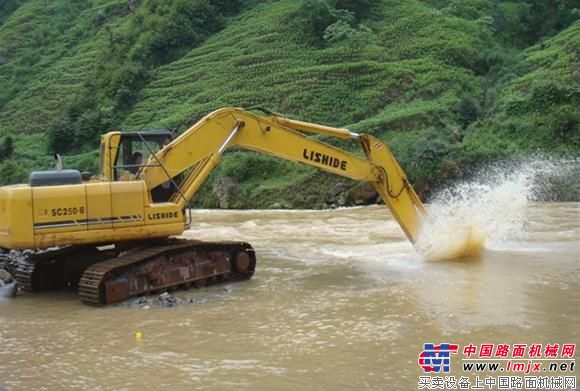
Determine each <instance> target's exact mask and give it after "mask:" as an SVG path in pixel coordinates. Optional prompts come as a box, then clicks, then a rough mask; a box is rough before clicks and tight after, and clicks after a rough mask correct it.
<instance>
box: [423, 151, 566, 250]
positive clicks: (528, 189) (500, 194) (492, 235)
mask: <svg viewBox="0 0 580 391" xmlns="http://www.w3.org/2000/svg"><path fill="white" fill-rule="evenodd" d="M559 166H561V164H556V162H554V161H550V160H546V159H536V160H533V161H528V162H525V163H518V164H508V165H502V166H501V167H495V168H486V169H484V170H481V171H480V172H479V173H478V175H476V179H475V180H473V181H470V182H463V183H458V184H456V185H455V186H453V187H450V188H448V189H445V190H444V191H442V192H440V193H439V194H438V195H437V196H436V197H435V198H434V200H433V201H432V204H431V205H430V206H429V208H428V210H429V216H428V217H427V218H426V219H425V221H424V222H423V224H422V230H421V233H420V235H419V239H418V241H417V243H416V246H417V248H418V249H419V252H420V253H421V255H422V256H423V258H424V259H425V260H433V261H434V260H449V259H457V258H464V257H470V256H471V257H474V256H479V255H480V254H481V253H482V252H483V251H484V250H485V244H486V242H487V241H488V240H490V239H498V240H501V238H503V237H504V236H505V235H506V234H507V233H509V232H513V231H516V230H521V222H522V217H523V213H524V212H525V210H526V207H527V205H528V204H529V202H530V200H532V199H535V198H537V197H536V196H537V194H536V193H537V192H538V191H542V189H539V188H538V187H539V186H536V185H537V184H538V183H543V182H544V181H543V180H542V178H546V177H553V176H554V175H560V174H561V172H562V170H561V167H559ZM538 178H540V180H539V181H538Z"/></svg>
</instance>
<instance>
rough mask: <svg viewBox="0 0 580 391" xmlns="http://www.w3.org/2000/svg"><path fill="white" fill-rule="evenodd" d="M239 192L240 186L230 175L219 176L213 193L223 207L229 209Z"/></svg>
mask: <svg viewBox="0 0 580 391" xmlns="http://www.w3.org/2000/svg"><path fill="white" fill-rule="evenodd" d="M239 192H240V186H239V185H238V183H237V182H236V181H235V180H234V179H233V178H231V177H229V176H224V177H221V178H218V179H217V180H216V181H215V182H214V184H213V194H214V195H215V196H216V197H217V199H218V201H219V205H220V208H222V209H229V208H230V207H231V206H232V203H233V201H234V199H235V198H236V197H237V195H238V194H239Z"/></svg>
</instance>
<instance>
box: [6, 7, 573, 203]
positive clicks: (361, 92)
mask: <svg viewBox="0 0 580 391" xmlns="http://www.w3.org/2000/svg"><path fill="white" fill-rule="evenodd" d="M575 7H577V2H576V1H574V0H550V1H546V0H512V1H499V0H452V1H447V0H446V1H443V0H424V1H419V0H405V1H394V0H358V1H357V0H300V1H290V0H279V1H257V0H86V1H75V0H3V2H2V3H0V86H1V88H0V182H1V183H15V182H20V181H24V180H25V179H26V176H27V172H28V171H29V170H31V169H33V168H44V167H48V166H50V165H52V162H51V154H52V153H53V152H59V153H61V154H65V155H66V157H65V164H67V165H68V166H76V167H79V168H81V169H89V170H92V171H93V172H94V171H96V166H97V152H96V146H97V143H98V137H99V135H100V134H101V133H103V132H105V131H108V130H111V129H117V128H122V129H147V128H159V127H168V128H172V129H176V130H184V129H186V128H187V127H188V126H189V125H191V124H192V123H193V122H194V121H195V120H196V119H198V118H199V117H200V116H201V115H203V114H205V113H207V112H209V111H210V110H213V109H216V108H219V107H222V106H229V105H231V106H238V107H240V106H241V107H249V106H255V105H260V106H264V107H268V108H270V109H272V110H274V111H277V112H283V113H285V114H286V115H288V116H293V117H295V118H299V119H304V120H308V121H312V122H317V123H324V124H329V125H337V126H348V127H350V128H351V129H353V130H355V131H361V132H368V133H372V134H374V135H376V136H379V137H381V138H382V139H384V140H385V141H387V142H388V143H389V145H391V147H392V149H393V151H394V152H395V154H396V156H397V157H398V158H399V159H400V161H401V163H402V165H403V167H404V168H405V170H406V171H407V172H408V174H409V176H410V177H411V179H412V181H413V182H414V183H415V184H416V187H417V189H418V190H419V191H420V193H422V194H424V195H428V194H429V193H430V192H431V191H432V190H433V189H435V188H437V187H438V186H441V185H442V184H445V183H447V182H448V181H450V180H453V179H455V178H458V177H462V176H466V175H469V173H470V172H471V171H472V170H473V169H474V168H476V167H478V166H480V165H481V164H485V163H487V162H489V161H493V160H496V159H504V158H515V159H520V158H524V157H526V156H528V155H530V154H533V153H537V152H538V151H542V153H545V154H548V155H554V156H578V155H579V152H580V131H579V128H580V125H579V123H580V114H579V112H578V107H580V105H579V103H580V88H579V83H578V82H579V76H578V63H579V61H578V59H579V50H580V49H579V48H580V23H579V22H577V19H578V16H579V14H580V11H579V10H578V8H575ZM341 146H342V147H348V146H347V145H345V144H341ZM223 176H229V177H231V178H233V179H234V180H235V181H237V182H239V183H240V190H239V196H238V198H237V200H236V201H235V202H234V203H233V204H232V205H231V206H235V207H247V206H251V207H269V206H273V205H289V206H312V205H314V204H316V202H317V201H315V200H320V199H325V198H328V193H329V192H331V193H335V192H334V191H333V190H332V189H336V188H337V187H336V184H337V182H341V183H343V185H344V186H343V187H339V188H340V189H343V190H341V191H342V192H345V191H347V190H348V188H350V187H351V186H353V184H352V183H350V182H348V181H345V180H344V179H341V178H335V177H330V176H327V175H326V174H322V173H320V172H317V171H314V170H312V169H308V168H306V167H301V166H296V165H292V164H290V163H287V162H282V161H278V160H275V159H273V158H269V157H265V156H258V155H256V154H253V153H245V152H244V153H242V152H235V151H234V152H233V153H230V154H228V155H227V156H226V158H225V160H224V162H223V164H222V165H221V166H219V168H218V169H217V170H216V172H214V174H213V175H212V177H211V179H210V182H213V181H215V180H216V179H219V178H220V177H223ZM312 183H316V186H308V185H309V184H312ZM305 187H308V188H311V189H315V190H310V191H309V192H308V193H304V191H302V189H303V188H305ZM295 189H300V190H301V191H294V190H295ZM198 202H199V203H201V204H202V205H205V206H215V205H217V199H216V198H215V196H214V195H213V194H212V192H211V183H210V184H209V185H208V186H206V188H205V189H204V191H203V192H202V194H201V195H200V197H199V198H198Z"/></svg>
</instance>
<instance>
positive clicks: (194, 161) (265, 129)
mask: <svg viewBox="0 0 580 391" xmlns="http://www.w3.org/2000/svg"><path fill="white" fill-rule="evenodd" d="M304 132H308V133H315V134H323V135H326V136H332V137H337V138H341V139H351V140H356V141H358V142H359V143H360V145H361V147H362V149H363V151H364V154H365V157H364V158H361V157H357V156H355V155H353V154H351V153H348V152H346V151H344V150H341V149H339V148H337V147H334V146H332V145H329V144H326V143H324V142H322V141H320V140H317V139H314V138H312V137H308V136H307V135H305V134H304ZM235 147H237V148H242V149H248V150H252V151H256V152H261V153H264V154H267V155H272V156H276V157H279V158H282V159H286V160H290V161H294V162H297V163H303V164H307V165H310V166H313V167H316V168H320V169H322V170H324V171H327V172H330V173H333V174H336V175H340V176H343V177H347V178H351V179H355V180H359V181H369V182H371V183H372V184H373V186H374V187H375V189H376V190H377V192H378V193H379V195H380V197H381V198H382V200H383V201H384V203H385V204H386V205H387V206H388V207H389V209H390V210H391V213H392V214H393V216H394V217H395V219H396V220H397V222H398V223H399V225H400V226H401V228H402V229H403V231H404V232H405V234H406V235H407V237H408V238H409V240H410V241H411V242H412V243H415V242H416V241H417V238H418V234H419V230H420V223H421V217H420V216H421V215H422V214H424V213H425V209H424V207H423V204H422V203H421V200H420V199H419V197H418V196H417V195H416V194H415V191H414V190H413V188H412V187H411V185H410V183H409V181H408V180H407V178H406V175H405V173H404V172H403V170H402V169H401V167H400V166H399V164H398V163H397V161H396V159H395V158H394V156H393V155H392V153H391V152H390V150H389V148H388V147H387V145H385V144H384V143H383V142H382V141H380V140H379V139H377V138H376V137H373V136H370V135H365V134H357V133H353V132H351V131H349V130H347V129H339V128H332V127H327V126H322V125H316V124H311V123H307V122H301V121H296V120H292V119H288V118H284V117H281V116H278V115H275V114H269V115H267V116H259V115H255V114H253V113H251V112H248V111H245V110H242V109H236V108H225V109H220V110H217V111H214V112H212V113H210V114H209V115H207V116H205V117H204V118H203V119H201V120H200V121H199V122H197V123H196V124H195V125H193V126H192V127H191V128H189V129H188V130H187V131H185V132H184V133H182V134H181V135H180V136H179V137H177V138H176V139H175V140H173V141H172V142H171V143H169V144H168V145H166V146H165V147H163V148H162V149H160V150H159V151H158V152H157V153H156V154H154V155H152V156H151V157H150V160H149V162H148V164H146V165H145V167H144V168H143V169H142V171H141V174H140V177H141V179H143V180H144V181H145V182H146V184H147V187H148V188H149V189H154V188H156V187H158V186H161V185H162V184H164V183H167V182H168V181H174V178H177V177H178V176H182V179H181V180H180V181H179V183H176V182H174V184H175V185H176V186H177V188H178V191H176V192H175V193H174V194H173V196H172V198H171V199H170V201H171V202H174V203H177V204H178V205H180V207H182V208H185V207H186V206H187V204H188V202H189V201H190V200H191V199H192V197H193V196H194V195H195V194H196V193H197V191H198V190H199V188H200V187H201V186H202V185H203V183H204V182H205V180H206V179H207V177H208V176H209V175H210V173H211V172H212V171H213V169H214V168H215V167H216V166H217V164H218V163H219V162H220V160H221V158H222V156H223V153H224V152H225V151H226V150H227V149H229V148H235Z"/></svg>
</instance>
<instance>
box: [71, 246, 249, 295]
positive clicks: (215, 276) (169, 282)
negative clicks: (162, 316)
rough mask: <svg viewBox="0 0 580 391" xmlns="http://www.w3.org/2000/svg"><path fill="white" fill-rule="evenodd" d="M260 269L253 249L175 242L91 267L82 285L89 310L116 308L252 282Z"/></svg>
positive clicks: (80, 285)
mask: <svg viewBox="0 0 580 391" xmlns="http://www.w3.org/2000/svg"><path fill="white" fill-rule="evenodd" d="M241 254H242V255H241ZM255 264H256V259H255V254H254V250H253V248H252V247H251V246H250V245H249V244H248V243H244V242H200V241H194V240H181V239H179V240H178V239H169V240H167V241H166V242H165V243H163V244H158V245H154V246H152V247H149V248H143V247H142V246H141V247H140V249H139V250H136V251H129V252H127V253H125V254H123V255H121V256H119V257H115V258H111V259H109V260H106V261H104V262H99V263H97V264H94V265H93V266H90V267H89V268H87V269H86V270H85V271H84V273H83V275H82V277H81V279H80V282H79V295H80V297H81V300H82V301H83V303H86V304H91V305H103V304H112V303H116V302H119V301H123V300H126V299H128V298H130V297H133V296H139V295H144V294H149V293H155V292H159V291H163V290H173V289H177V288H182V289H188V288H189V287H191V286H192V285H193V286H195V287H203V286H205V285H207V284H211V283H218V282H224V281H235V280H241V279H248V278H250V277H251V276H252V275H253V273H254V269H255Z"/></svg>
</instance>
